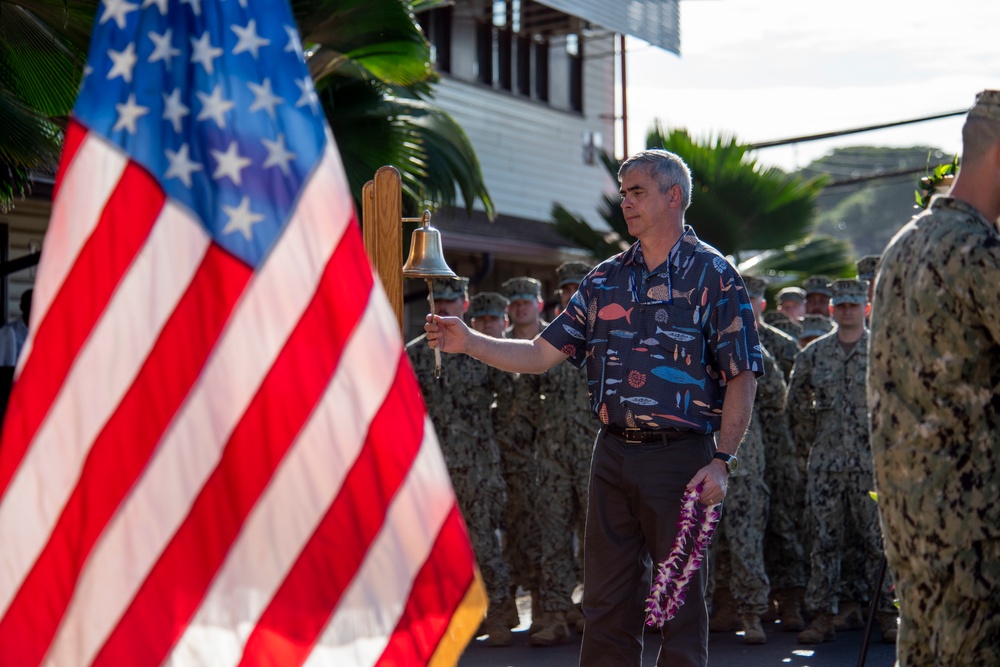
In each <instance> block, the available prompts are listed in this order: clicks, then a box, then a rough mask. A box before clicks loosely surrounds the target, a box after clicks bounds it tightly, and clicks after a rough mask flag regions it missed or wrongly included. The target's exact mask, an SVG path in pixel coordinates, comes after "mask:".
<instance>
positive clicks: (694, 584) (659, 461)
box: [580, 430, 715, 667]
mask: <svg viewBox="0 0 1000 667" xmlns="http://www.w3.org/2000/svg"><path fill="white" fill-rule="evenodd" d="M714 451H715V442H714V439H713V438H712V436H707V435H692V436H691V437H690V438H683V439H680V440H675V441H672V442H666V443H655V444H638V445H629V444H626V443H625V441H624V440H621V439H619V438H617V437H614V436H611V435H606V434H605V432H604V431H603V430H602V431H601V433H600V434H599V435H598V436H597V443H596V445H595V447H594V459H593V463H592V466H591V478H590V499H589V506H588V510H587V530H586V537H585V542H584V584H583V613H584V616H585V617H586V619H587V625H586V630H585V632H584V634H583V645H582V648H581V650H580V665H581V666H584V667H594V666H598V665H600V666H602V667H603V666H609V667H610V666H615V667H618V666H624V665H630V666H635V667H638V666H639V665H641V663H642V635H643V627H644V623H645V600H646V597H647V596H648V595H649V586H650V572H651V571H652V569H653V568H654V567H658V566H659V563H660V561H662V560H663V559H664V558H666V556H667V555H668V554H669V553H670V550H671V548H672V547H673V542H674V537H675V536H676V534H677V519H678V515H679V513H680V508H681V501H682V496H683V495H684V490H685V487H686V485H687V483H688V482H689V481H690V480H691V478H692V477H694V475H695V473H696V472H698V470H700V469H701V468H702V467H704V466H705V465H707V464H708V462H709V461H710V460H711V458H712V454H713V452H714ZM651 559H652V560H651ZM706 574H707V573H706V571H705V567H704V566H703V567H702V568H701V569H700V570H699V571H698V573H697V574H696V575H695V576H694V577H692V579H691V583H690V585H689V587H688V591H687V596H686V598H685V602H684V605H683V606H682V607H681V608H680V611H679V612H678V614H677V616H675V617H674V618H673V620H671V621H669V622H667V623H665V624H664V625H663V630H662V639H663V641H662V644H661V647H660V653H659V657H658V658H657V661H656V664H657V665H659V666H660V667H667V666H668V665H669V666H670V667H683V666H685V665H696V666H699V667H704V666H705V665H707V664H708V610H707V609H706V606H705V586H706V582H707V581H708V577H707V576H706Z"/></svg>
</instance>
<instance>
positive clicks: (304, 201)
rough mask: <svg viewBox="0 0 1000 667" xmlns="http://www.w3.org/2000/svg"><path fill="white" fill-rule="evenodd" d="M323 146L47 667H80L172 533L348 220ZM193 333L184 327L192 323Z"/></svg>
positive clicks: (98, 556)
mask: <svg viewBox="0 0 1000 667" xmlns="http://www.w3.org/2000/svg"><path fill="white" fill-rule="evenodd" d="M338 162H339V158H337V157H336V156H335V155H333V154H332V151H331V150H330V148H329V147H328V148H327V151H326V153H325V154H324V157H323V160H322V161H321V163H320V165H319V166H318V168H317V170H316V173H314V174H313V177H312V180H311V181H310V182H309V184H308V185H306V187H305V190H304V192H303V196H302V198H301V200H300V202H299V205H298V207H297V209H296V212H295V215H294V216H293V217H292V220H291V221H290V222H289V224H288V228H287V229H286V230H285V232H284V234H283V235H282V237H281V239H280V240H279V242H278V244H277V245H276V246H275V248H274V249H273V250H272V252H271V255H270V257H269V258H268V260H267V261H266V263H265V264H264V265H263V266H262V267H260V268H259V269H258V273H257V274H255V275H254V277H253V278H252V279H251V282H250V284H249V286H248V287H247V290H246V292H245V293H244V295H243V298H242V299H241V301H240V302H239V303H238V304H237V306H236V309H235V311H234V313H233V315H232V316H231V319H230V322H229V323H228V325H227V328H226V330H225V331H224V332H223V334H222V336H221V339H220V341H219V343H218V345H217V347H216V349H215V351H214V352H213V355H212V357H211V358H209V360H208V361H207V363H206V365H205V369H204V370H203V372H202V375H201V376H200V377H199V379H198V381H197V383H196V384H195V385H194V387H193V388H192V390H191V392H190V393H189V395H188V397H187V400H186V401H185V403H184V406H183V407H182V408H181V410H180V411H179V412H178V414H177V416H176V417H175V419H174V421H173V423H172V424H171V425H170V426H169V427H168V429H167V432H166V433H165V434H164V437H163V439H162V440H161V442H160V444H159V446H158V448H157V451H156V454H155V455H154V456H153V458H152V459H151V461H150V463H149V464H148V466H147V468H146V470H145V472H144V474H143V475H142V477H140V479H139V480H138V482H137V484H136V486H135V488H134V489H133V490H132V493H131V494H130V495H129V497H128V499H127V500H126V501H125V502H124V503H123V504H122V506H121V507H120V508H119V511H118V514H117V515H116V516H115V517H114V518H113V519H112V520H111V522H109V524H108V527H107V528H106V530H105V533H104V535H103V536H102V538H101V540H100V541H99V542H98V543H97V545H95V548H94V551H93V553H92V554H91V558H90V559H89V560H88V562H87V565H86V566H85V567H84V569H83V571H82V572H81V575H80V579H79V581H78V583H77V588H76V591H75V593H74V598H73V601H72V602H71V603H70V606H69V609H68V610H67V612H66V615H65V617H64V619H63V624H62V625H61V626H60V629H59V632H58V633H57V634H56V637H55V638H54V640H53V644H52V649H51V650H50V652H49V659H48V661H47V664H51V665H67V664H88V663H90V662H91V661H92V660H93V659H94V657H95V655H96V654H97V651H98V650H100V648H101V646H103V644H104V642H105V641H106V640H107V638H108V636H109V634H110V633H111V632H112V631H113V630H114V628H115V626H116V625H117V623H118V621H119V619H120V618H121V616H122V615H123V614H124V613H125V610H126V609H127V608H128V606H129V604H130V602H131V600H132V598H133V596H134V595H135V593H136V591H137V590H138V588H139V587H140V586H141V585H142V582H143V581H144V580H145V578H146V576H147V575H148V574H149V571H150V570H151V569H152V567H153V565H155V563H156V561H157V560H158V559H159V557H160V554H161V553H162V551H163V549H164V548H165V547H166V545H167V544H168V543H169V542H170V540H171V538H172V537H173V535H174V533H175V532H176V531H177V529H178V528H179V526H180V525H181V523H182V522H183V520H184V518H185V516H187V513H188V511H189V510H190V508H191V504H192V502H193V501H194V499H195V498H196V497H197V495H198V493H199V492H200V490H201V488H202V486H203V485H204V483H205V481H206V479H207V478H208V476H209V475H210V474H211V472H212V471H213V470H214V469H215V467H216V465H217V464H218V462H219V459H220V456H221V455H222V451H223V447H224V445H225V443H226V442H227V441H228V439H229V436H230V435H231V434H232V432H233V430H234V429H235V428H236V425H237V424H238V423H239V421H240V419H241V418H242V416H243V413H244V411H245V410H246V408H247V406H248V404H249V403H250V401H251V400H252V399H253V397H254V395H255V394H256V392H257V389H258V387H259V386H260V384H261V382H262V381H263V379H264V377H265V376H266V374H267V372H268V370H269V369H270V368H271V365H272V364H273V362H274V360H275V358H276V357H277V356H278V354H279V353H280V352H281V350H282V349H283V347H284V344H285V341H286V340H287V339H288V336H289V334H290V333H291V331H292V330H293V329H294V327H295V325H296V324H297V323H298V321H299V319H300V318H301V316H302V313H303V311H304V310H305V308H306V306H307V305H308V304H309V302H310V300H311V299H312V297H313V294H314V292H315V290H316V286H317V284H318V281H319V279H320V276H321V275H322V274H323V271H324V268H325V266H326V264H327V261H328V260H329V258H330V256H331V255H332V254H333V252H334V250H335V249H336V246H337V244H338V242H339V241H340V238H341V236H342V234H343V233H344V230H345V229H346V228H347V225H348V224H349V223H350V221H351V220H352V209H351V206H352V203H351V202H352V200H351V198H350V195H349V193H347V192H346V187H331V186H333V185H334V184H338V185H339V183H340V182H341V181H343V180H344V179H343V176H342V175H340V174H338V173H336V172H335V171H334V169H335V166H336V165H337V164H338ZM192 325H194V323H192Z"/></svg>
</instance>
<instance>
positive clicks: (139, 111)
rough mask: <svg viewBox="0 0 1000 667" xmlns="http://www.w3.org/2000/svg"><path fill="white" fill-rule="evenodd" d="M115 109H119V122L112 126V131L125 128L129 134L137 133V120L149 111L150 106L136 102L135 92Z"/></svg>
mask: <svg viewBox="0 0 1000 667" xmlns="http://www.w3.org/2000/svg"><path fill="white" fill-rule="evenodd" d="M115 109H117V110H118V122H117V123H115V124H114V127H112V128H111V131H112V132H116V131H118V130H120V129H122V128H125V130H127V131H128V133H129V134H135V129H136V128H135V121H137V120H138V119H139V118H141V117H143V116H145V115H146V114H148V113H149V107H144V106H140V105H138V104H136V102H135V93H132V94H130V95H129V96H128V100H126V101H125V104H116V105H115Z"/></svg>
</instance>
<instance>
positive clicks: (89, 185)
mask: <svg viewBox="0 0 1000 667" xmlns="http://www.w3.org/2000/svg"><path fill="white" fill-rule="evenodd" d="M127 164H128V160H127V159H126V157H125V156H124V155H122V153H121V152H120V151H117V150H114V149H113V148H111V147H110V146H109V145H108V143H107V142H106V141H105V140H104V139H102V138H100V137H98V136H96V135H90V134H88V135H87V137H86V138H85V139H84V140H83V143H82V144H81V145H80V147H79V148H78V149H77V153H76V155H75V156H74V157H73V162H72V163H71V164H70V165H69V167H68V168H67V169H66V172H65V174H63V176H62V182H61V183H60V185H59V196H58V197H57V198H56V200H55V202H54V203H53V205H52V215H51V217H50V220H49V228H48V231H47V232H46V233H45V252H44V253H42V259H41V262H40V265H39V269H38V277H37V278H36V279H35V284H34V294H33V295H32V297H31V316H32V320H33V321H35V322H41V321H42V318H43V317H45V314H46V313H47V312H49V306H51V305H52V300H53V299H55V297H56V294H57V293H58V292H59V289H60V288H61V287H62V284H63V281H64V280H66V275H67V274H68V273H69V271H70V269H71V268H72V267H73V263H74V262H75V261H76V258H77V255H79V254H80V249H81V248H82V247H83V245H84V244H85V243H86V242H87V239H88V238H90V235H91V234H92V233H93V231H94V229H95V228H96V227H97V223H98V222H100V220H101V214H102V213H103V212H104V206H105V205H106V204H107V203H108V199H110V198H111V193H113V192H114V191H115V186H117V185H118V181H119V180H120V179H121V177H122V174H123V173H124V171H125V166H126V165H127ZM31 343H32V336H31V335H30V333H29V335H28V339H27V340H26V341H25V343H24V348H23V349H22V350H21V355H20V357H18V362H19V363H18V370H20V369H21V368H22V367H23V366H24V360H25V359H27V358H28V355H29V354H30V353H31Z"/></svg>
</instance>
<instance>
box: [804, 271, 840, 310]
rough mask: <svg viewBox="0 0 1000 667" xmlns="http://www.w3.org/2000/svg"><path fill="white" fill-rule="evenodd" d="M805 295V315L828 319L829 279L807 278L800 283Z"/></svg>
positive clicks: (831, 294)
mask: <svg viewBox="0 0 1000 667" xmlns="http://www.w3.org/2000/svg"><path fill="white" fill-rule="evenodd" d="M802 288H803V289H804V290H805V293H806V315H820V316H822V317H825V318H827V319H829V318H830V297H831V296H833V292H832V291H831V283H830V279H829V278H828V277H826V276H809V277H808V278H806V280H805V282H803V283H802Z"/></svg>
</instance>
